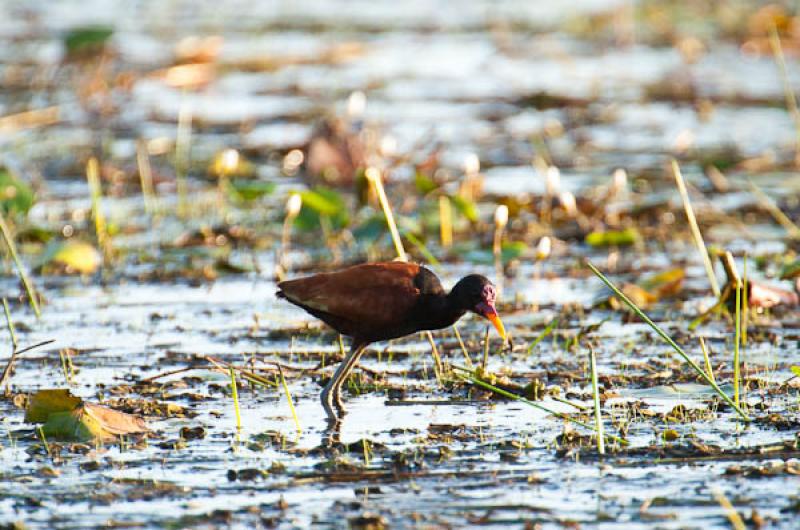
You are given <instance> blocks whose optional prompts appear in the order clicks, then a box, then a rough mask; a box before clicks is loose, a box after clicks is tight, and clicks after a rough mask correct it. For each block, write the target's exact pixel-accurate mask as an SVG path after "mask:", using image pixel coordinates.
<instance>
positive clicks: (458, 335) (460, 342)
mask: <svg viewBox="0 0 800 530" xmlns="http://www.w3.org/2000/svg"><path fill="white" fill-rule="evenodd" d="M453 331H454V332H455V334H456V339H458V345H459V346H461V352H462V353H463V354H464V360H465V361H466V363H467V368H469V369H470V370H471V369H472V359H470V358H469V352H468V351H467V347H466V346H465V345H464V341H463V340H462V339H461V333H460V332H459V331H458V325H456V324H453Z"/></svg>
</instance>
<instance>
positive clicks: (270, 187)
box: [227, 179, 275, 202]
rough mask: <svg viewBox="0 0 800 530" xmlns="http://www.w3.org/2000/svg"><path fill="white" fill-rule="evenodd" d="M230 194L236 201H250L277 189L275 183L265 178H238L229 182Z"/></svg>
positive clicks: (228, 189)
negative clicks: (265, 180) (266, 180)
mask: <svg viewBox="0 0 800 530" xmlns="http://www.w3.org/2000/svg"><path fill="white" fill-rule="evenodd" d="M227 191H228V196H229V197H230V198H231V199H233V200H236V201H241V202H249V201H254V200H256V199H260V198H261V197H264V196H266V195H269V194H270V193H272V192H273V191H275V183H273V182H264V181H263V180H261V181H260V180H244V179H236V180H232V181H230V182H229V183H228V186H227Z"/></svg>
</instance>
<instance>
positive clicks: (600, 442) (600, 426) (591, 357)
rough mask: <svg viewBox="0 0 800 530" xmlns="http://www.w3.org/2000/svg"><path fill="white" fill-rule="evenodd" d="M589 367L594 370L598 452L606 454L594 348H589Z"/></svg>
mask: <svg viewBox="0 0 800 530" xmlns="http://www.w3.org/2000/svg"><path fill="white" fill-rule="evenodd" d="M589 366H590V368H591V370H592V397H593V398H594V429H595V431H596V432H597V452H598V453H599V454H601V455H604V454H606V443H605V437H604V436H603V416H602V413H601V411H600V392H599V391H598V385H597V358H596V357H595V354H594V348H592V347H591V346H590V347H589Z"/></svg>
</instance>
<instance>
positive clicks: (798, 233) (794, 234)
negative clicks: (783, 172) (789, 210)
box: [747, 179, 800, 239]
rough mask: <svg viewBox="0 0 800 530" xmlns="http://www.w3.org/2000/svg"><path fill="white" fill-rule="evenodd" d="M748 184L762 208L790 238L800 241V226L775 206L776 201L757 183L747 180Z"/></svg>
mask: <svg viewBox="0 0 800 530" xmlns="http://www.w3.org/2000/svg"><path fill="white" fill-rule="evenodd" d="M747 183H748V184H749V185H750V189H751V190H752V191H753V195H755V196H756V199H757V200H758V203H759V204H760V205H761V207H762V208H764V209H766V210H767V211H768V212H769V214H770V215H771V216H772V218H773V219H775V221H777V223H778V224H779V225H781V226H782V227H783V229H784V230H786V231H787V232H788V233H789V234H788V235H789V237H790V238H792V239H800V226H797V225H796V224H795V223H794V222H793V221H792V220H791V219H789V216H787V215H786V214H785V213H783V212H782V211H781V209H780V208H778V205H777V204H775V201H773V200H772V198H771V197H770V196H769V195H767V194H766V193H764V191H763V190H762V189H761V188H759V187H758V186H756V183H755V182H753V181H752V180H750V179H747Z"/></svg>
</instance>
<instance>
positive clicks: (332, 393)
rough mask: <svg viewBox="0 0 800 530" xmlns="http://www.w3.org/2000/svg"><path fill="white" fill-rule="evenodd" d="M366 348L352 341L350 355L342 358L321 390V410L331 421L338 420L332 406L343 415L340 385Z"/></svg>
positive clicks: (360, 343) (362, 344)
mask: <svg viewBox="0 0 800 530" xmlns="http://www.w3.org/2000/svg"><path fill="white" fill-rule="evenodd" d="M366 347H367V345H366V344H365V343H362V342H359V341H353V345H352V346H351V347H350V353H348V354H347V357H345V358H344V360H343V361H342V362H341V364H340V365H339V367H338V368H337V369H336V371H335V372H334V373H333V376H331V379H330V381H328V384H327V385H325V388H324V389H323V390H322V395H321V396H320V397H321V398H322V408H324V409H325V413H326V414H327V415H328V419H329V420H331V421H336V420H338V417H337V415H336V412H335V411H334V410H333V406H334V404H335V405H336V406H337V407H338V408H340V409H341V412H342V414H344V405H343V403H342V398H341V391H342V383H343V382H344V380H345V379H346V378H347V376H348V375H349V374H350V372H351V371H352V370H353V368H354V367H355V365H356V363H358V358H359V357H361V354H362V353H364V350H365V349H366Z"/></svg>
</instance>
